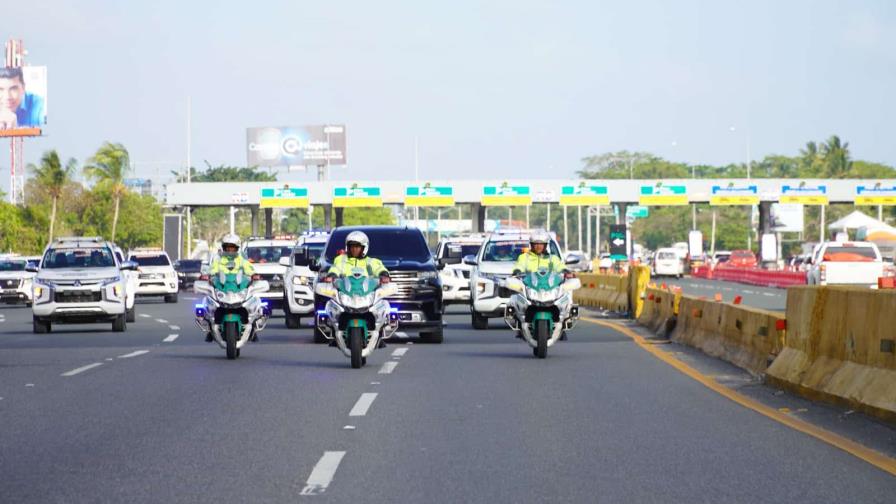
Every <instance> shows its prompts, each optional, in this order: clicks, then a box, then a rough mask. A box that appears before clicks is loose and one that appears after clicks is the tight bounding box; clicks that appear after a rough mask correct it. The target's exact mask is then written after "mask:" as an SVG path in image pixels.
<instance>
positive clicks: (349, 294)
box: [317, 268, 398, 369]
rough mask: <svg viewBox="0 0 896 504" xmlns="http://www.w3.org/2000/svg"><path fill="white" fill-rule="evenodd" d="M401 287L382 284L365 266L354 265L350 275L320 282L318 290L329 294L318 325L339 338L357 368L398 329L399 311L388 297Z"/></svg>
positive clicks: (324, 294)
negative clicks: (371, 275) (356, 266)
mask: <svg viewBox="0 0 896 504" xmlns="http://www.w3.org/2000/svg"><path fill="white" fill-rule="evenodd" d="M397 291H398V287H397V286H396V285H395V284H392V283H386V284H382V285H381V284H380V281H379V279H377V278H371V277H368V276H367V275H366V274H365V271H364V270H363V269H361V268H353V269H352V271H351V273H350V274H349V275H346V276H341V277H336V278H334V279H332V281H321V282H318V284H317V293H318V294H320V295H322V296H326V297H329V298H330V299H329V300H328V301H327V304H326V306H325V308H324V309H323V310H319V311H318V313H317V322H318V323H317V326H318V329H319V330H320V331H321V332H322V333H323V335H324V337H326V338H327V339H329V340H335V342H336V346H337V347H338V348H339V350H340V351H341V352H342V353H343V354H344V355H345V356H346V357H348V358H349V359H351V365H352V368H353V369H358V368H360V367H361V366H364V365H365V364H367V357H369V356H370V354H372V353H373V351H374V350H375V349H376V348H377V346H378V345H379V344H380V341H382V340H385V339H388V338H389V337H391V336H392V334H393V333H395V330H396V329H398V313H397V312H396V311H393V310H392V308H391V307H390V306H389V302H388V301H387V300H386V298H387V297H389V296H394V295H395V294H396V293H397Z"/></svg>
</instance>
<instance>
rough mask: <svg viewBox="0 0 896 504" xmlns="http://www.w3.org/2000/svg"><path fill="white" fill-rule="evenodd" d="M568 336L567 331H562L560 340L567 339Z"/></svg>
mask: <svg viewBox="0 0 896 504" xmlns="http://www.w3.org/2000/svg"><path fill="white" fill-rule="evenodd" d="M567 339H568V338H567V337H566V331H563V332H562V333H560V341H566V340H567Z"/></svg>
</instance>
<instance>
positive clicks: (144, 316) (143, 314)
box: [140, 313, 151, 318]
mask: <svg viewBox="0 0 896 504" xmlns="http://www.w3.org/2000/svg"><path fill="white" fill-rule="evenodd" d="M140 316H141V317H143V318H151V316H150V315H147V314H146V313H141V314H140Z"/></svg>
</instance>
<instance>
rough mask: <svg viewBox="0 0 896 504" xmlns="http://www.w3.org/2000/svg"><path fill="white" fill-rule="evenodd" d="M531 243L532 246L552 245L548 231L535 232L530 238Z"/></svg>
mask: <svg viewBox="0 0 896 504" xmlns="http://www.w3.org/2000/svg"><path fill="white" fill-rule="evenodd" d="M529 243H530V244H532V245H534V244H536V243H544V244H545V245H547V244H549V243H551V236H550V235H549V234H548V233H547V231H533V232H532V235H531V236H530V237H529Z"/></svg>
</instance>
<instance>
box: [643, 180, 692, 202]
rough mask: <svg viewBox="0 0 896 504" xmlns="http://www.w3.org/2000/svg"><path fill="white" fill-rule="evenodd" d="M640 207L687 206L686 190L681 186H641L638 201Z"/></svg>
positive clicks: (660, 184)
mask: <svg viewBox="0 0 896 504" xmlns="http://www.w3.org/2000/svg"><path fill="white" fill-rule="evenodd" d="M638 204H640V205H647V206H650V205H687V204H688V188H687V187H686V186H683V185H663V184H662V182H657V184H656V185H649V186H641V196H640V198H639V199H638Z"/></svg>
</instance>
